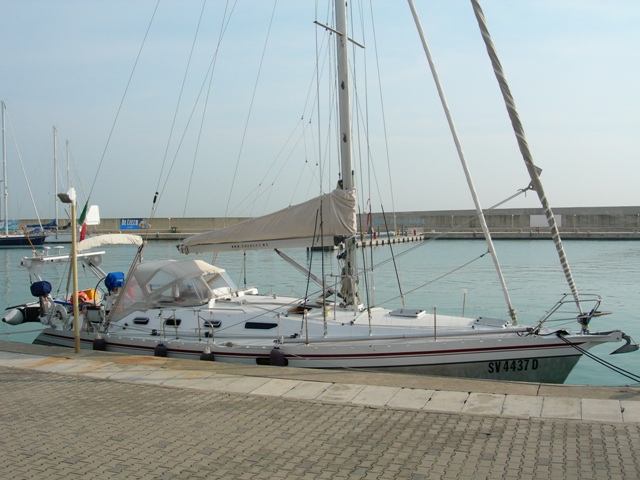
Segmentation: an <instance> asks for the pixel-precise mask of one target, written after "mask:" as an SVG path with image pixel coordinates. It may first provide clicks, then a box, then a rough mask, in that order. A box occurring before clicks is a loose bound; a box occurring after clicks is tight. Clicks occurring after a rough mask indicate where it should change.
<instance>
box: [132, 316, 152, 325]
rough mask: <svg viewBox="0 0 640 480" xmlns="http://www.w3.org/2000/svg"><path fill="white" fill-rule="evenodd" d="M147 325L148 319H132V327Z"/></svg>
mask: <svg viewBox="0 0 640 480" xmlns="http://www.w3.org/2000/svg"><path fill="white" fill-rule="evenodd" d="M148 323H149V318H148V317H136V318H134V319H133V324H134V325H147V324H148Z"/></svg>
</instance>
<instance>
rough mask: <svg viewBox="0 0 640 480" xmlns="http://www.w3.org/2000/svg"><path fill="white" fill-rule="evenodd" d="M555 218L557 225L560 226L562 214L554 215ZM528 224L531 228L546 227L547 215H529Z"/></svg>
mask: <svg viewBox="0 0 640 480" xmlns="http://www.w3.org/2000/svg"><path fill="white" fill-rule="evenodd" d="M554 217H555V219H556V225H558V227H561V226H562V215H554ZM529 226H530V227H531V228H542V227H545V228H548V227H549V222H547V217H546V216H545V215H529Z"/></svg>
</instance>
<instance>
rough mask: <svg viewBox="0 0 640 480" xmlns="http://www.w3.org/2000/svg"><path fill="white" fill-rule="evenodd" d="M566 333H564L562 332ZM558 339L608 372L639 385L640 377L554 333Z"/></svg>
mask: <svg viewBox="0 0 640 480" xmlns="http://www.w3.org/2000/svg"><path fill="white" fill-rule="evenodd" d="M564 333H566V332H564ZM556 334H557V336H558V338H559V339H560V340H562V341H563V342H565V343H566V344H567V345H571V346H572V347H573V348H575V349H576V350H577V351H579V352H580V353H582V354H583V355H584V356H586V357H588V358H590V359H591V360H594V361H596V362H598V363H599V364H600V365H603V366H604V367H607V368H608V369H610V370H613V371H614V372H616V373H618V374H620V375H622V376H623V377H627V378H628V379H630V380H633V381H634V382H636V383H640V376H639V375H636V374H635V373H632V372H629V371H628V370H625V369H624V368H621V367H618V366H617V365H614V364H613V363H610V362H607V361H606V360H604V359H602V358H600V357H598V356H596V355H594V354H593V353H591V352H589V351H588V350H585V349H584V348H582V347H580V346H579V345H576V344H575V343H573V342H571V341H570V340H567V339H566V338H564V335H563V334H562V333H561V332H556Z"/></svg>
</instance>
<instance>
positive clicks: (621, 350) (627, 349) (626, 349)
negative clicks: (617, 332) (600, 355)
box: [610, 333, 638, 355]
mask: <svg viewBox="0 0 640 480" xmlns="http://www.w3.org/2000/svg"><path fill="white" fill-rule="evenodd" d="M622 338H623V339H624V340H625V341H626V342H627V343H625V344H624V345H622V346H621V347H620V348H618V349H617V350H615V351H613V352H611V353H610V355H616V354H618V353H629V352H635V351H636V350H638V344H637V343H636V342H633V345H632V344H631V342H632V339H631V337H630V336H629V335H627V334H626V333H623V334H622Z"/></svg>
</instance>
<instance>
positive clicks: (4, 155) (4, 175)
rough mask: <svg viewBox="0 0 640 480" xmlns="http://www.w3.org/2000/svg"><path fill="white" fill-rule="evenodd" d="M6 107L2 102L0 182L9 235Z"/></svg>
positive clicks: (5, 229)
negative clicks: (1, 183)
mask: <svg viewBox="0 0 640 480" xmlns="http://www.w3.org/2000/svg"><path fill="white" fill-rule="evenodd" d="M6 108H7V106H6V105H5V104H4V102H2V182H3V185H2V186H3V188H4V234H5V235H9V209H8V207H7V199H8V197H9V190H8V189H7V142H6V136H5V126H4V114H5V112H4V111H5V109H6Z"/></svg>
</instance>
